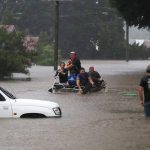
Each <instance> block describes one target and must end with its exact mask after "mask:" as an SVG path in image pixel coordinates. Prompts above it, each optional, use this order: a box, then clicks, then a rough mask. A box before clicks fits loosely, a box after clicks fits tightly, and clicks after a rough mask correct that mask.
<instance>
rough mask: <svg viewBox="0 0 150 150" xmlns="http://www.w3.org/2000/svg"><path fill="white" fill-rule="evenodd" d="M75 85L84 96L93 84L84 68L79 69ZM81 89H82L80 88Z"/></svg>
mask: <svg viewBox="0 0 150 150" xmlns="http://www.w3.org/2000/svg"><path fill="white" fill-rule="evenodd" d="M76 84H77V87H78V89H79V90H80V93H81V94H86V93H87V92H89V91H90V89H91V88H92V86H93V85H94V82H93V81H92V79H91V77H90V76H89V74H88V73H87V72H85V69H84V68H80V73H79V74H78V75H77V78H76ZM82 87H83V88H82Z"/></svg>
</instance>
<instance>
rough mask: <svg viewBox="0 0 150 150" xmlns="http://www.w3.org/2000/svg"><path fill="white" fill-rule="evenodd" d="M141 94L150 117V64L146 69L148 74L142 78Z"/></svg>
mask: <svg viewBox="0 0 150 150" xmlns="http://www.w3.org/2000/svg"><path fill="white" fill-rule="evenodd" d="M139 96H140V100H141V104H142V105H143V106H144V111H145V116H146V117H150V65H149V66H148V67H147V69H146V75H145V76H144V77H143V78H142V79H141V82H140V86H139Z"/></svg>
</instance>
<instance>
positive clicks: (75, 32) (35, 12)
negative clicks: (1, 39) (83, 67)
mask: <svg viewBox="0 0 150 150" xmlns="http://www.w3.org/2000/svg"><path fill="white" fill-rule="evenodd" d="M96 2H97V0H82V1H81V0H73V1H67V2H66V1H60V30H59V31H60V32H59V37H60V38H59V49H60V50H61V54H62V56H63V57H64V58H68V57H69V52H70V51H72V50H73V51H76V52H77V53H78V54H79V56H80V57H81V58H89V59H95V58H96V59H99V58H103V59H110V58H114V59H116V58H119V59H121V58H123V57H124V31H123V23H122V22H123V21H122V20H121V19H120V18H119V17H118V16H117V15H116V11H115V10H114V9H112V8H110V6H109V1H108V0H99V3H96ZM54 4H55V3H54V2H52V1H49V0H17V3H16V1H7V7H6V10H7V11H5V12H7V16H8V17H4V18H5V22H7V23H8V24H14V25H15V26H16V27H17V29H19V30H21V31H24V32H25V33H28V34H31V35H35V36H39V35H40V33H41V32H42V33H43V32H46V33H47V34H48V36H49V37H48V41H49V43H53V42H54ZM5 14H6V13H5ZM11 16H12V18H13V20H11V19H10V18H11ZM9 20H11V21H10V22H9ZM96 46H99V48H98V49H97V47H96Z"/></svg>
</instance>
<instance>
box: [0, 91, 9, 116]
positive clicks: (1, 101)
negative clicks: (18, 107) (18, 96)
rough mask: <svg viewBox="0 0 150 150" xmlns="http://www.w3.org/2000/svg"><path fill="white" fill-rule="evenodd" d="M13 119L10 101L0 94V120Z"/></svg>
mask: <svg viewBox="0 0 150 150" xmlns="http://www.w3.org/2000/svg"><path fill="white" fill-rule="evenodd" d="M10 117H12V108H11V103H10V100H9V99H6V98H5V97H4V96H3V95H2V94H1V93H0V118H10Z"/></svg>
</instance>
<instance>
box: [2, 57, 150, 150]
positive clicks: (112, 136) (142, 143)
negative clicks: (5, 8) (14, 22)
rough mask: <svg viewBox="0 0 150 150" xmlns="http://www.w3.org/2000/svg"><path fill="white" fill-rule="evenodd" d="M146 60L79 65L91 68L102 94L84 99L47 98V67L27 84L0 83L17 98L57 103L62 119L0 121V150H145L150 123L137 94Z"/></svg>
mask: <svg viewBox="0 0 150 150" xmlns="http://www.w3.org/2000/svg"><path fill="white" fill-rule="evenodd" d="M148 64H150V61H130V62H128V63H127V62H125V61H89V60H88V61H82V65H83V66H84V67H85V68H86V69H88V67H89V66H91V65H92V66H95V68H96V70H97V71H99V72H100V73H101V75H102V77H103V78H104V80H106V82H107V86H108V92H107V93H105V92H97V93H91V94H87V95H80V94H77V93H58V94H51V93H48V91H47V90H48V89H49V88H50V86H51V84H52V83H53V80H54V79H53V75H54V71H53V67H41V66H33V67H32V68H31V69H30V73H31V78H32V80H31V81H21V80H12V81H0V86H2V87H4V88H6V89H8V90H11V91H13V93H15V94H16V95H17V97H20V98H35V99H44V100H48V101H54V102H57V103H58V104H59V105H60V107H61V109H62V113H63V116H62V117H61V118H47V119H0V133H1V136H0V150H149V149H150V142H149V139H150V120H147V119H145V118H144V114H143V107H142V106H141V105H140V101H139V98H138V96H124V95H123V92H135V93H137V87H138V84H139V80H140V78H141V77H142V75H143V74H144V70H145V68H146V66H147V65H148Z"/></svg>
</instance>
